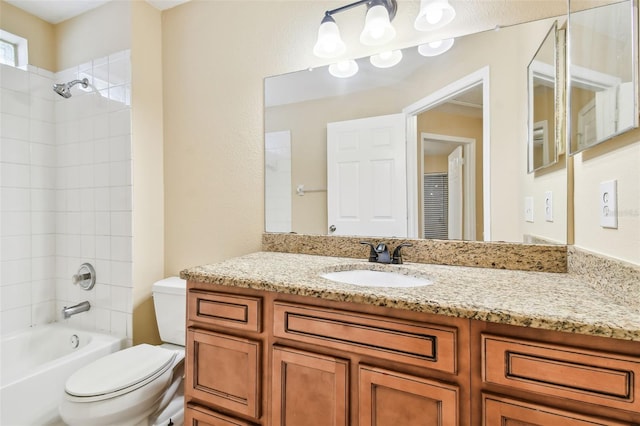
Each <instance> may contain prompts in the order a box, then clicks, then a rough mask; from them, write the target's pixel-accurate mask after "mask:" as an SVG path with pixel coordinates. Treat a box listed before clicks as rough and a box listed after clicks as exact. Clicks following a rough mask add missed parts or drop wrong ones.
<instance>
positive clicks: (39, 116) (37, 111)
mask: <svg viewBox="0 0 640 426" xmlns="http://www.w3.org/2000/svg"><path fill="white" fill-rule="evenodd" d="M29 117H30V118H31V119H32V120H37V121H46V122H48V123H54V122H55V112H54V109H53V101H52V100H47V99H43V98H40V97H37V96H31V108H30V113H29Z"/></svg>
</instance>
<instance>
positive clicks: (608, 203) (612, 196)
mask: <svg viewBox="0 0 640 426" xmlns="http://www.w3.org/2000/svg"><path fill="white" fill-rule="evenodd" d="M600 226H602V227H603V228H612V229H618V181H616V180H609V181H606V182H602V183H600Z"/></svg>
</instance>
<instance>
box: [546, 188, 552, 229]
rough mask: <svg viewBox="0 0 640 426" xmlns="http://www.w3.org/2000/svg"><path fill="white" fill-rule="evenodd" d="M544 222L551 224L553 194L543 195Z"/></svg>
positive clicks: (549, 192) (548, 192)
mask: <svg viewBox="0 0 640 426" xmlns="http://www.w3.org/2000/svg"><path fill="white" fill-rule="evenodd" d="M544 220H546V221H547V222H553V192H551V191H547V192H545V193H544Z"/></svg>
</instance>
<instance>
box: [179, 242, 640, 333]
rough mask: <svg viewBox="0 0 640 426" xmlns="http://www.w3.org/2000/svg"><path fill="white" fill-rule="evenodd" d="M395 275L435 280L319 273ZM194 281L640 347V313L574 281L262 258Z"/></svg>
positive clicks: (218, 267) (214, 269)
mask: <svg viewBox="0 0 640 426" xmlns="http://www.w3.org/2000/svg"><path fill="white" fill-rule="evenodd" d="M352 268H357V269H377V270H383V271H384V270H393V271H397V272H402V273H405V274H408V275H417V276H423V277H427V278H429V279H431V280H432V281H433V283H434V284H433V285H429V286H424V287H415V288H372V287H360V286H354V285H349V284H339V283H335V282H333V281H329V280H327V279H324V278H321V277H320V276H319V274H321V273H324V272H332V271H339V270H347V269H352ZM181 277H182V278H185V279H188V280H190V281H196V282H202V283H211V284H222V285H227V286H233V287H244V288H252V289H258V290H267V291H275V292H280V293H287V294H297V295H304V296H312V297H318V298H322V299H328V300H336V301H345V302H354V303H364V304H371V305H377V306H386V307H392V308H398V309H407V310H413V311H418V312H427V313H434V314H442V315H448V316H455V317H462V318H470V319H476V320H482V321H489V322H496V323H502V324H512V325H520V326H527V327H535V328H541V329H547V330H557V331H565V332H572V333H580V334H589V335H597V336H606V337H613V338H618V339H625V340H635V341H640V310H638V309H634V308H633V307H630V306H624V305H621V304H618V303H616V302H614V301H613V300H612V299H611V298H610V297H607V296H606V295H605V294H604V293H602V292H600V291H598V290H597V289H595V288H593V287H592V286H590V285H589V284H588V283H586V282H583V281H581V280H579V279H576V278H575V277H573V276H570V275H567V274H559V273H545V272H527V271H511V270H496V269H484V268H470V267H462V266H443V265H432V264H418V263H406V264H404V265H379V264H373V263H369V262H367V261H366V260H357V259H351V258H340V257H325V256H314V255H306V254H290V253H273V252H259V253H253V254H250V255H247V256H243V257H238V258H234V259H230V260H227V261H224V262H221V263H217V264H212V265H206V266H199V267H194V268H191V269H187V270H184V271H182V272H181Z"/></svg>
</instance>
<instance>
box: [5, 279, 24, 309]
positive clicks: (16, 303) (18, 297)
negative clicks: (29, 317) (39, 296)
mask: <svg viewBox="0 0 640 426" xmlns="http://www.w3.org/2000/svg"><path fill="white" fill-rule="evenodd" d="M0 296H1V297H0V310H2V311H8V310H10V309H16V308H22V307H24V306H29V305H31V284H30V283H21V284H13V285H4V286H2V287H0Z"/></svg>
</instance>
